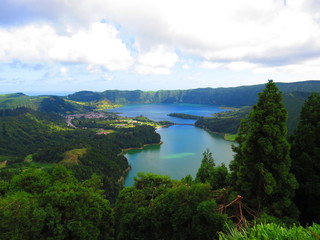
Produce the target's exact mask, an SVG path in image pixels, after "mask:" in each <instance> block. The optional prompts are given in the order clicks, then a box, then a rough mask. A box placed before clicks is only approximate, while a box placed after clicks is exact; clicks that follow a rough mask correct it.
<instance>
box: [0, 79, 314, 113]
mask: <svg viewBox="0 0 320 240" xmlns="http://www.w3.org/2000/svg"><path fill="white" fill-rule="evenodd" d="M277 86H278V87H279V88H280V90H281V91H282V92H283V95H284V102H285V104H286V106H287V104H289V105H291V106H289V108H291V109H292V110H293V111H294V112H300V108H296V107H295V106H296V105H297V106H300V105H301V106H302V103H303V101H304V100H305V99H306V98H307V96H308V95H309V94H310V93H311V92H320V81H316V80H313V81H304V82H294V83H277ZM264 87H265V84H260V85H251V86H241V87H230V88H197V89H189V90H159V91H141V90H133V91H122V90H106V91H104V92H93V91H80V92H76V93H74V94H70V95H68V96H65V97H60V96H27V95H25V94H23V93H12V94H3V95H0V109H15V108H19V107H26V108H30V109H33V110H37V111H41V112H51V113H58V114H71V113H83V112H88V111H96V110H103V109H107V108H113V107H115V104H148V103H190V104H215V105H220V106H228V107H243V106H253V105H254V104H255V103H256V101H257V99H258V93H259V92H262V91H263V89H264ZM298 93H299V94H298ZM287 107H288V106H287ZM289 115H290V110H289Z"/></svg>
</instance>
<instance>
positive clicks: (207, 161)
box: [196, 149, 216, 183]
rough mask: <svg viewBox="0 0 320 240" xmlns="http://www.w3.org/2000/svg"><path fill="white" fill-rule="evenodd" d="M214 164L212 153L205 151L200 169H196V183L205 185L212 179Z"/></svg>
mask: <svg viewBox="0 0 320 240" xmlns="http://www.w3.org/2000/svg"><path fill="white" fill-rule="evenodd" d="M215 165H216V164H215V163H214V160H213V157H212V152H210V151H209V149H207V150H206V151H205V152H204V153H203V158H202V161H201V165H200V168H199V169H198V172H197V176H196V181H198V182H201V183H205V182H207V181H209V180H210V179H211V177H212V173H213V169H214V166H215Z"/></svg>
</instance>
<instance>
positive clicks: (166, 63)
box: [135, 45, 178, 74]
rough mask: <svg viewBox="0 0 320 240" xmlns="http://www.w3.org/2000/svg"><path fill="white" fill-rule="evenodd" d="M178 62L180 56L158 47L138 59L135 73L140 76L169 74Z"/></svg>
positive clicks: (142, 54) (141, 54)
mask: <svg viewBox="0 0 320 240" xmlns="http://www.w3.org/2000/svg"><path fill="white" fill-rule="evenodd" d="M177 61H178V55H177V54H176V53H174V52H171V51H167V50H166V49H165V48H164V47H163V46H161V45H160V46H156V47H154V48H152V49H151V50H150V51H148V52H145V53H140V54H139V55H138V57H137V66H136V68H135V72H136V73H138V74H169V73H170V68H172V67H174V65H175V64H176V62H177Z"/></svg>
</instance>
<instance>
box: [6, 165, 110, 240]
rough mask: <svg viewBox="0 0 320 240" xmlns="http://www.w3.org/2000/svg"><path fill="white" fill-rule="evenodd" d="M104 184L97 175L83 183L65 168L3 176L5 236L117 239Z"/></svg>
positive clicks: (7, 237) (9, 238) (35, 170)
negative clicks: (7, 177)
mask: <svg viewBox="0 0 320 240" xmlns="http://www.w3.org/2000/svg"><path fill="white" fill-rule="evenodd" d="M101 186H102V183H101V180H100V179H99V178H98V177H97V175H93V176H92V177H91V178H90V179H88V180H86V181H84V182H82V183H80V182H78V181H77V180H76V178H75V177H74V176H73V175H72V172H70V171H69V170H67V169H66V168H64V167H62V166H57V167H56V168H55V169H53V171H52V173H48V172H45V171H43V170H39V169H28V170H26V171H23V172H21V173H20V174H18V175H15V176H14V177H13V178H12V180H11V181H5V180H1V179H0V190H1V196H0V210H1V211H0V239H3V240H6V239H7V240H12V239H86V240H89V239H92V240H98V239H113V238H112V235H113V221H112V215H111V208H110V204H109V201H108V200H106V199H105V197H104V195H103V191H102V190H101V189H100V188H101Z"/></svg>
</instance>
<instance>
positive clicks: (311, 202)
mask: <svg viewBox="0 0 320 240" xmlns="http://www.w3.org/2000/svg"><path fill="white" fill-rule="evenodd" d="M291 142H292V149H291V153H292V155H291V156H292V167H293V169H292V170H293V173H294V174H295V176H296V178H297V180H298V183H299V189H298V190H297V194H296V197H295V200H296V204H297V206H298V208H299V210H300V211H301V216H300V220H301V222H303V223H312V222H317V223H320V205H319V201H320V175H319V172H320V95H319V94H318V93H312V94H311V95H310V96H309V98H308V99H307V100H306V102H305V104H304V106H303V107H302V110H301V114H300V122H299V124H298V126H297V129H296V131H295V133H294V135H293V137H292V139H291Z"/></svg>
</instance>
